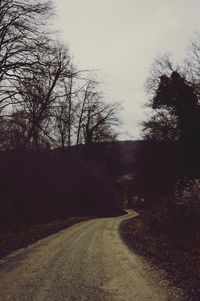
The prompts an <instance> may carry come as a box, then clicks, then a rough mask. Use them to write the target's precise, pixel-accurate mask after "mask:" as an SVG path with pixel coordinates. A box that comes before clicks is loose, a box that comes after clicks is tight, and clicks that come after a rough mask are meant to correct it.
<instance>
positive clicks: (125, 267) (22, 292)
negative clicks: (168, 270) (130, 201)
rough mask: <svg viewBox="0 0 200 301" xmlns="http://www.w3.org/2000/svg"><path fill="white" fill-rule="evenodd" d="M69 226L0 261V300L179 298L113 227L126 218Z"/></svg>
mask: <svg viewBox="0 0 200 301" xmlns="http://www.w3.org/2000/svg"><path fill="white" fill-rule="evenodd" d="M134 214H135V215H136V213H133V212H132V213H131V212H129V216H123V217H117V218H101V219H95V220H89V221H86V222H82V223H80V224H77V225H74V226H72V227H71V228H68V229H66V230H63V231H61V232H59V233H57V234H55V235H52V236H49V237H48V238H45V239H43V240H40V241H39V242H37V243H35V244H34V245H32V246H30V247H28V248H26V249H24V250H19V251H17V252H15V253H13V254H11V255H10V256H8V257H7V258H5V259H3V260H1V261H0V300H1V301H5V300H13V301H17V300H19V301H24V300H27V301H32V300H34V301H41V300H44V301H51V300H54V301H60V300H62V301H82V300H86V301H97V300H98V301H104V300H105V301H106V300H110V301H116V300H119V301H122V300H124V301H137V300H138V301H143V300H145V301H147V300H152V301H162V300H173V301H174V300H180V299H179V298H176V297H175V296H173V294H172V291H173V290H170V289H168V288H167V287H166V283H165V281H164V279H163V278H162V277H161V276H160V275H159V274H158V272H157V271H152V267H150V266H149V265H148V264H147V263H146V262H144V260H142V259H141V258H140V257H138V256H137V255H135V254H133V253H132V252H131V251H130V250H129V249H128V248H127V247H126V246H125V244H124V243H123V242H122V240H121V238H120V235H119V232H118V229H119V224H120V222H121V221H122V220H124V219H125V218H128V217H132V216H133V215H134Z"/></svg>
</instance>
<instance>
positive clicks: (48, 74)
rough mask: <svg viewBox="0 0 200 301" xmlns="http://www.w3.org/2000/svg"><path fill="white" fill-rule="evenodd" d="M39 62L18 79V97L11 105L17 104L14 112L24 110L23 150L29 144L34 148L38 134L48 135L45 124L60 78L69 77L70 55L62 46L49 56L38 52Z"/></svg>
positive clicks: (52, 48)
mask: <svg viewBox="0 0 200 301" xmlns="http://www.w3.org/2000/svg"><path fill="white" fill-rule="evenodd" d="M38 61H39V64H38V65H36V66H34V67H33V66H32V67H31V68H30V69H28V70H27V72H25V73H24V76H23V78H18V81H17V85H16V89H17V96H15V99H14V101H13V103H16V104H17V105H15V106H14V110H23V111H24V112H25V118H27V120H28V129H27V136H26V140H25V143H24V148H26V147H27V146H28V144H29V143H30V142H31V141H32V142H33V143H34V144H35V145H36V146H37V145H38V143H39V138H40V133H43V134H47V133H48V131H47V128H46V127H45V123H48V122H49V119H50V117H51V115H52V112H51V110H52V106H54V105H55V103H56V101H57V97H58V96H57V91H58V90H59V89H60V85H61V83H62V80H63V78H65V77H68V76H70V68H69V62H70V57H69V52H68V49H66V48H64V47H63V46H57V47H51V48H50V49H49V52H48V53H46V52H45V53H42V52H41V51H40V52H39V53H38ZM19 96H20V97H19ZM45 128H46V129H45Z"/></svg>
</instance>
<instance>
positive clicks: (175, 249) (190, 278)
mask: <svg viewBox="0 0 200 301" xmlns="http://www.w3.org/2000/svg"><path fill="white" fill-rule="evenodd" d="M160 209H161V208H156V209H155V210H154V211H151V212H150V211H148V212H145V213H142V214H141V215H139V216H137V217H136V218H133V219H130V220H126V221H124V222H123V223H122V224H121V226H120V233H121V236H122V238H123V240H124V241H125V243H126V244H127V245H128V246H129V247H130V248H131V249H133V250H134V251H136V252H137V253H138V254H140V255H142V256H144V257H146V258H147V259H148V260H150V261H151V262H152V263H153V264H155V265H156V266H159V267H160V268H162V269H164V270H165V271H166V275H167V277H168V279H169V280H170V282H171V283H172V284H173V285H175V286H176V287H178V288H181V289H182V290H183V292H184V295H185V298H186V300H192V301H199V300H200V232H199V230H200V229H199V222H196V221H195V220H194V219H191V218H189V219H188V216H183V213H182V212H178V210H174V208H173V210H172V208H168V209H165V210H160Z"/></svg>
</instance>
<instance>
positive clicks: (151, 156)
mask: <svg viewBox="0 0 200 301" xmlns="http://www.w3.org/2000/svg"><path fill="white" fill-rule="evenodd" d="M189 49H190V51H189V52H188V57H187V58H186V59H185V60H184V63H183V64H182V65H180V64H175V63H174V62H173V60H172V58H171V57H170V56H169V55H165V56H162V57H159V58H157V59H155V61H154V63H153V64H152V67H151V70H150V74H149V77H148V79H147V82H146V89H147V92H148V93H149V96H150V97H149V102H148V104H147V106H148V107H149V108H150V109H151V112H152V113H151V116H150V118H149V119H148V120H147V121H144V122H143V134H144V140H145V142H144V144H143V146H142V147H141V148H140V149H139V151H138V160H137V162H138V166H137V168H138V169H137V180H136V183H135V186H136V190H138V194H139V195H140V196H142V197H143V198H144V199H145V200H148V201H149V204H151V201H152V202H154V203H155V202H156V201H159V200H160V199H163V198H166V197H167V198H168V199H169V197H171V198H173V197H174V194H175V191H176V189H179V190H181V189H184V187H185V185H186V182H189V181H191V180H194V179H198V178H199V177H200V155H199V154H200V105H199V104H200V72H199V71H200V60H199V57H200V36H199V34H196V35H195V37H194V39H193V41H192V42H191V43H190V48H189ZM177 185H178V188H177ZM148 201H147V203H148ZM150 206H151V205H150Z"/></svg>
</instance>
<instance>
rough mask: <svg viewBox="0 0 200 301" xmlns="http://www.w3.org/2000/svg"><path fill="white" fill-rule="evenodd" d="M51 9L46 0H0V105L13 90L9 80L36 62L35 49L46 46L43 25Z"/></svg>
mask: <svg viewBox="0 0 200 301" xmlns="http://www.w3.org/2000/svg"><path fill="white" fill-rule="evenodd" d="M51 12H52V6H51V2H50V1H42V0H40V1H35V2H34V3H33V2H31V1H30V0H1V1H0V83H1V89H0V105H1V107H3V108H4V107H6V106H7V105H9V103H10V98H11V96H13V95H15V94H16V90H15V89H14V86H13V85H12V84H11V82H13V81H15V80H16V78H18V77H21V74H22V73H23V70H24V68H26V67H27V66H28V67H30V66H31V65H34V64H35V63H36V62H37V61H38V58H37V53H36V52H35V49H37V48H38V47H41V46H44V45H46V41H47V39H48V38H47V32H45V31H44V25H45V21H46V19H47V17H49V15H50V14H51Z"/></svg>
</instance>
